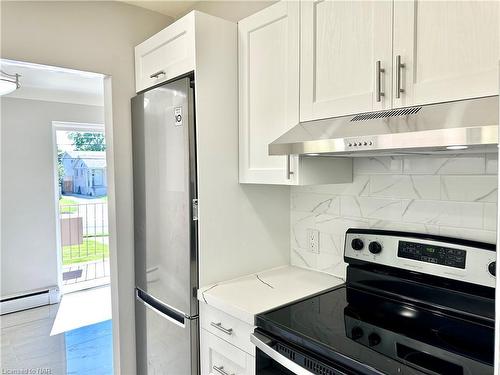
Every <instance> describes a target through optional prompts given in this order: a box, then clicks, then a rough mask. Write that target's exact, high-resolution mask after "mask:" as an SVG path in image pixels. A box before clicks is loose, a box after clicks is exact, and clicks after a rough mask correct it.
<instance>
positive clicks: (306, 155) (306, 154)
mask: <svg viewBox="0 0 500 375" xmlns="http://www.w3.org/2000/svg"><path fill="white" fill-rule="evenodd" d="M318 155H319V154H306V156H318Z"/></svg>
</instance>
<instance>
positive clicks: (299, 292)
mask: <svg viewBox="0 0 500 375" xmlns="http://www.w3.org/2000/svg"><path fill="white" fill-rule="evenodd" d="M342 283H344V280H342V279H340V278H338V277H335V276H332V275H328V274H326V273H322V272H317V271H311V270H307V269H303V268H299V267H294V266H283V267H278V268H273V269H270V270H266V271H262V272H258V273H253V274H250V275H247V276H243V277H239V278H237V279H232V280H228V281H223V282H220V283H217V284H214V285H208V286H205V287H201V288H200V289H198V300H199V301H200V302H201V303H207V304H208V305H210V306H212V307H215V308H216V309H219V310H222V311H224V312H226V313H227V314H229V315H232V316H234V317H236V318H238V319H240V320H242V321H244V322H246V323H248V324H252V325H253V324H254V319H255V315H257V314H260V313H262V312H264V311H267V310H271V309H273V308H275V307H278V306H282V305H285V304H287V303H290V302H293V301H296V300H298V299H301V298H304V297H307V296H310V295H313V294H316V293H319V292H321V291H323V290H327V289H330V288H333V287H335V286H337V285H340V284H342Z"/></svg>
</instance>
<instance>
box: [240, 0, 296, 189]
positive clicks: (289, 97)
mask: <svg viewBox="0 0 500 375" xmlns="http://www.w3.org/2000/svg"><path fill="white" fill-rule="evenodd" d="M238 50H239V62H238V65H239V93H240V95H239V109H240V111H239V116H240V117H239V126H240V151H239V156H240V161H239V163H240V182H242V183H265V184H293V183H294V179H295V176H296V175H297V174H293V175H291V176H290V178H289V179H288V178H287V173H286V169H287V161H286V157H285V156H269V154H268V145H269V143H271V142H272V141H274V140H275V139H276V138H278V137H279V136H281V135H282V134H283V133H285V132H286V131H287V130H289V129H290V128H291V127H293V126H294V125H296V124H297V123H298V121H299V2H298V1H289V2H288V1H281V2H279V3H277V4H274V5H272V6H270V7H268V8H266V9H264V10H262V11H260V12H258V13H256V14H254V15H252V16H250V17H248V18H245V19H244V20H242V21H240V22H239V23H238ZM296 163H297V160H296V158H292V167H291V168H295V167H296Z"/></svg>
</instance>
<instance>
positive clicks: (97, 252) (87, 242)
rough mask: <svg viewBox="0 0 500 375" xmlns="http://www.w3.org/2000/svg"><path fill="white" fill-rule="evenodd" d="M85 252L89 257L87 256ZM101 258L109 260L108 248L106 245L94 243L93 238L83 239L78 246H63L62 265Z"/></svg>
mask: <svg viewBox="0 0 500 375" xmlns="http://www.w3.org/2000/svg"><path fill="white" fill-rule="evenodd" d="M87 250H88V254H89V255H87ZM71 256H72V258H71ZM103 258H109V247H108V245H107V244H104V243H102V242H99V241H95V240H94V238H92V239H86V238H84V239H83V243H82V244H81V245H80V246H78V245H72V246H63V265H68V264H73V263H82V262H91V261H95V260H101V259H103Z"/></svg>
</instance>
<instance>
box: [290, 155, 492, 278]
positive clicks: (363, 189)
mask: <svg viewBox="0 0 500 375" xmlns="http://www.w3.org/2000/svg"><path fill="white" fill-rule="evenodd" d="M353 168H354V180H353V182H352V183H350V184H336V185H315V186H300V187H292V189H291V259H292V264H293V265H296V266H300V267H306V268H312V269H317V270H320V271H324V272H327V273H331V274H333V275H336V276H341V277H345V267H346V265H345V263H344V262H343V249H344V234H345V231H346V230H347V229H348V228H353V227H355V228H377V229H391V230H403V231H412V232H423V233H431V234H440V235H445V236H450V237H458V238H467V239H472V240H477V241H484V242H491V243H494V242H495V241H496V218H497V193H498V191H497V190H498V188H497V186H498V183H497V179H498V176H497V170H498V154H486V155H485V154H480V155H460V156H454V157H441V156H440V157H431V156H430V157H422V156H411V157H374V158H358V159H355V160H354V167H353ZM310 230H318V231H319V233H320V239H319V252H312V251H310V250H309V246H308V232H309V231H310Z"/></svg>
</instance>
